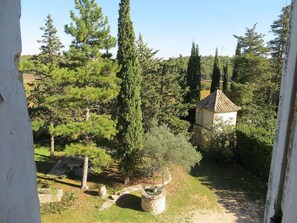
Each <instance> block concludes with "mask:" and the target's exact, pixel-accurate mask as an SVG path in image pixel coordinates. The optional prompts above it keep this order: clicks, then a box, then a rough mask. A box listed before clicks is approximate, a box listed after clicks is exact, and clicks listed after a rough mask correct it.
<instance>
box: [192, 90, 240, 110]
mask: <svg viewBox="0 0 297 223" xmlns="http://www.w3.org/2000/svg"><path fill="white" fill-rule="evenodd" d="M197 107H199V108H204V109H207V110H211V111H214V112H231V111H238V110H240V109H241V108H240V107H238V106H237V105H235V104H234V103H233V102H232V101H231V100H230V99H229V98H227V96H226V95H225V94H224V93H223V92H222V91H220V90H216V91H215V92H213V93H212V94H210V95H208V96H207V97H206V98H204V99H203V100H201V101H199V102H198V104H197Z"/></svg>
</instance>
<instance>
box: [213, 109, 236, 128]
mask: <svg viewBox="0 0 297 223" xmlns="http://www.w3.org/2000/svg"><path fill="white" fill-rule="evenodd" d="M236 118H237V112H221V113H215V114H214V124H216V122H221V121H223V122H224V123H228V124H229V125H234V126H235V125H236Z"/></svg>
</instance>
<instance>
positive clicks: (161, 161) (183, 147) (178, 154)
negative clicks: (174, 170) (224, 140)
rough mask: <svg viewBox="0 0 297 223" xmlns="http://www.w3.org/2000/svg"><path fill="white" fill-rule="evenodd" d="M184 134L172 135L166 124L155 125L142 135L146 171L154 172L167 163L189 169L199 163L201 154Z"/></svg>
mask: <svg viewBox="0 0 297 223" xmlns="http://www.w3.org/2000/svg"><path fill="white" fill-rule="evenodd" d="M188 140H189V138H188V137H186V136H185V135H184V134H177V135H174V134H173V133H172V132H171V131H170V129H169V128H168V127H167V126H164V125H162V126H156V127H153V128H151V129H150V131H149V132H147V133H146V134H145V136H144V142H143V147H144V148H143V161H144V163H145V165H144V166H145V169H146V170H147V172H148V173H154V172H156V171H159V170H161V169H163V168H164V167H165V166H167V165H169V164H177V165H181V166H183V167H184V168H185V169H186V170H190V168H191V167H192V166H194V165H195V164H196V163H199V162H200V160H201V158H202V155H201V153H199V152H197V151H196V149H195V147H193V146H192V144H191V143H190V142H189V141H188Z"/></svg>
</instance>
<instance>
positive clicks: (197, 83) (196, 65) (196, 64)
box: [186, 42, 201, 123]
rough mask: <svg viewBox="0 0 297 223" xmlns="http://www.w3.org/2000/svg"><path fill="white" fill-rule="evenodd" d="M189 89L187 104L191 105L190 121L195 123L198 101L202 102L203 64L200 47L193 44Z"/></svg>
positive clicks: (190, 59) (188, 71)
mask: <svg viewBox="0 0 297 223" xmlns="http://www.w3.org/2000/svg"><path fill="white" fill-rule="evenodd" d="M187 87H188V88H189V92H188V94H187V98H186V102H187V103H189V104H190V106H191V108H190V109H189V115H188V120H189V121H190V123H194V122H195V110H196V109H195V107H196V103H197V101H199V100H200V89H201V64H200V56H199V49H198V45H195V43H194V42H193V44H192V49H191V56H190V58H189V63H188V69H187Z"/></svg>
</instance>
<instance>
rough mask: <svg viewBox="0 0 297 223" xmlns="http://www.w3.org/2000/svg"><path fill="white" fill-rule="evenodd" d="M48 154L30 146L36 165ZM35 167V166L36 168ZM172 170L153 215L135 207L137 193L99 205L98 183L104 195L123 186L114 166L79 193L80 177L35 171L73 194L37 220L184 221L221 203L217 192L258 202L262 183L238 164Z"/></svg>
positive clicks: (61, 222)
mask: <svg viewBox="0 0 297 223" xmlns="http://www.w3.org/2000/svg"><path fill="white" fill-rule="evenodd" d="M49 155H50V153H49V148H48V147H36V148H35V159H36V161H37V162H40V163H41V167H42V166H43V165H48V163H50V164H51V165H53V164H52V160H50V157H49ZM37 170H38V171H40V168H37ZM172 175H173V181H172V182H170V183H169V184H168V185H167V186H166V192H167V197H166V199H167V200H166V206H167V209H166V211H165V213H164V214H161V215H159V216H153V215H150V214H148V213H146V212H143V211H142V210H141V205H140V204H141V198H140V197H141V195H140V192H135V193H132V194H128V195H125V196H123V197H121V198H120V199H119V200H118V201H117V203H116V204H115V205H113V206H112V207H111V208H110V209H108V210H105V211H100V210H99V209H100V207H101V205H102V204H103V203H104V201H105V200H104V199H100V198H99V197H98V196H97V185H98V184H99V183H102V184H105V185H106V186H107V189H108V192H109V193H110V194H112V193H113V192H115V191H117V190H119V189H121V188H122V187H123V185H122V184H121V181H120V179H119V178H118V174H117V173H116V171H112V172H105V173H102V174H100V175H96V176H92V177H89V178H88V185H89V186H90V188H91V189H90V190H89V191H85V192H84V191H82V190H81V189H80V178H68V179H51V178H49V177H48V176H46V175H45V174H44V173H43V172H39V173H38V179H39V180H42V181H44V182H47V183H48V184H49V185H50V186H51V187H56V188H58V187H60V188H62V189H63V191H64V193H67V192H70V191H73V192H74V193H76V194H77V199H76V200H75V201H74V202H73V204H72V206H71V207H69V208H68V209H67V210H65V211H62V212H61V213H60V214H43V215H42V222H43V223H48V222H59V223H68V222H69V223H93V222H94V223H95V222H102V223H113V222H115V223H120V222H135V223H137V222H146V223H150V222H164V223H167V222H168V223H169V222H186V220H187V218H188V217H189V213H190V212H191V211H193V210H214V209H216V207H218V204H223V203H224V201H223V200H221V199H219V198H220V197H224V198H226V199H233V198H234V196H235V195H236V196H237V195H238V194H240V195H242V196H244V197H247V198H248V199H249V200H251V201H254V202H256V203H258V204H260V205H262V206H263V205H264V201H265V195H266V186H265V184H264V183H263V182H261V180H259V179H258V178H256V177H254V176H253V175H251V174H250V173H248V172H246V171H245V170H244V169H242V168H241V167H238V166H231V167H220V166H217V165H215V164H213V163H212V162H210V161H208V160H203V161H202V163H201V165H198V166H196V167H195V168H193V169H192V171H191V174H187V173H185V172H184V171H183V170H181V169H179V168H174V169H173V170H172ZM244 201H245V200H243V202H244ZM227 209H228V207H227ZM230 211H231V210H230Z"/></svg>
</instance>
